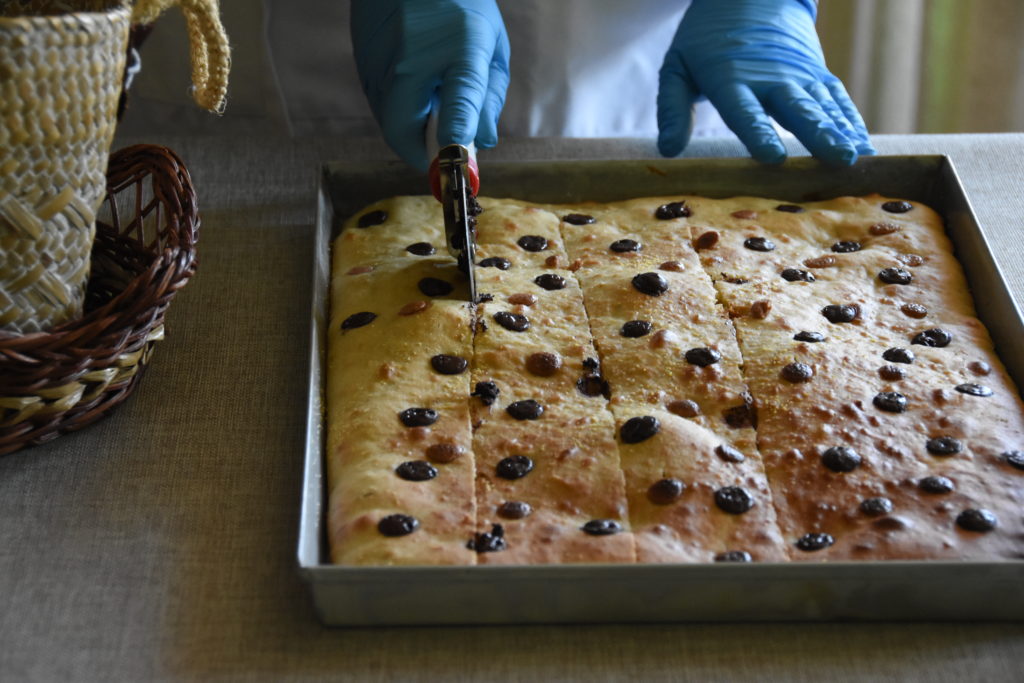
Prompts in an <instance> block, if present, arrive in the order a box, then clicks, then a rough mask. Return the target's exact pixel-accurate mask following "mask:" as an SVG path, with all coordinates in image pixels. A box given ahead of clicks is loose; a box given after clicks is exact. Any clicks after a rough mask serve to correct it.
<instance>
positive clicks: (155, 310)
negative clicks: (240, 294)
mask: <svg viewBox="0 0 1024 683" xmlns="http://www.w3.org/2000/svg"><path fill="white" fill-rule="evenodd" d="M107 182H108V188H109V194H108V196H107V199H106V202H105V203H104V205H103V206H102V207H101V210H100V212H99V219H98V220H97V223H96V241H95V245H94V246H93V250H92V259H93V267H92V276H91V277H90V280H89V285H88V288H87V290H86V292H87V294H86V300H85V313H84V315H83V316H82V317H81V318H77V319H75V320H72V321H70V322H67V323H64V324H62V325H59V326H57V327H55V328H54V329H52V330H51V331H49V332H37V333H33V334H25V335H14V334H9V333H3V332H0V455H3V454H5V453H11V452H13V451H16V450H18V449H20V448H23V447H25V446H30V445H35V444H39V443H43V442H44V441H49V440H50V439H53V438H56V437H57V436H59V435H61V434H63V433H65V432H70V431H74V430H76V429H81V428H82V427H85V426H86V425H89V424H91V423H93V422H95V421H96V420H98V419H99V418H101V417H103V416H104V415H106V414H107V413H108V412H109V411H110V410H111V409H112V408H113V407H115V406H117V405H119V404H120V403H121V402H122V401H124V400H125V399H126V398H127V397H128V396H129V395H130V394H131V392H132V391H133V390H134V389H135V387H136V386H137V385H138V383H139V381H140V380H141V378H142V371H143V369H144V368H145V366H146V364H147V362H148V361H149V359H150V356H151V354H152V352H153V345H154V344H155V343H156V342H157V341H159V340H160V339H163V336H164V314H165V313H166V311H167V308H168V306H170V303H171V300H172V299H173V298H174V295H175V294H176V293H177V292H178V291H179V290H180V289H181V288H182V287H184V286H185V284H186V283H187V282H188V280H189V278H190V277H191V276H192V273H193V272H194V271H195V267H196V240H197V238H198V230H199V215H198V212H197V209H196V195H195V191H194V189H193V187H192V181H191V179H190V177H189V174H188V170H187V169H186V168H185V165H184V164H183V163H182V162H181V159H179V158H178V156H177V155H176V154H175V153H174V152H172V151H171V150H169V149H167V148H165V147H159V146H156V145H135V146H133V147H127V148H125V149H122V150H120V151H118V152H116V153H114V154H113V155H112V156H111V157H110V169H109V173H108V179H107Z"/></svg>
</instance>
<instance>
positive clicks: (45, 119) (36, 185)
mask: <svg viewBox="0 0 1024 683" xmlns="http://www.w3.org/2000/svg"><path fill="white" fill-rule="evenodd" d="M129 19H130V10H129V9H128V8H127V7H125V6H123V2H121V0H77V1H73V2H68V1H64V2H57V1H53V2H46V1H45V0H31V1H29V2H24V1H20V0H0V254H2V261H0V329H2V330H5V331H9V332H15V333H27V332H38V331H42V330H46V329H49V328H50V327H52V326H53V325H56V324H59V323H62V322H64V321H67V320H70V319H72V318H75V317H77V316H78V315H80V313H81V310H82V304H83V301H84V297H85V284H86V282H87V280H88V277H89V254H90V250H91V248H92V243H93V238H94V231H95V227H94V223H93V221H94V218H95V214H96V209H97V208H98V206H99V204H100V202H101V201H102V200H103V195H104V192H105V187H106V178H105V170H106V166H107V158H108V155H109V153H110V145H111V141H112V140H113V136H114V128H115V125H116V113H117V103H118V98H119V96H120V94H121V84H122V78H123V75H124V65H125V55H126V46H127V41H128V29H129Z"/></svg>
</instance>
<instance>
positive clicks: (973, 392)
mask: <svg viewBox="0 0 1024 683" xmlns="http://www.w3.org/2000/svg"><path fill="white" fill-rule="evenodd" d="M956 390H957V391H959V392H960V393H961V394H967V395H968V396H991V395H992V390H991V389H989V388H988V387H986V386H985V385H984V384H971V383H969V382H968V383H967V384H958V385H956Z"/></svg>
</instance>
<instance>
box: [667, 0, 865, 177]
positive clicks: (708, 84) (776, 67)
mask: <svg viewBox="0 0 1024 683" xmlns="http://www.w3.org/2000/svg"><path fill="white" fill-rule="evenodd" d="M816 17H817V5H816V4H815V3H814V2H813V1H812V0H727V1H726V0H693V4H692V5H691V6H690V9H689V10H688V11H687V12H686V14H685V15H684V16H683V20H682V22H681V23H680V24H679V30H678V31H677V32H676V35H675V38H674V39H673V40H672V46H671V47H670V48H669V51H668V53H667V54H666V55H665V62H664V65H663V66H662V68H661V82H660V85H659V88H658V130H659V135H658V149H659V151H660V152H661V153H662V154H663V155H665V156H675V155H677V154H679V153H680V152H682V151H683V148H684V147H686V144H687V143H688V142H689V140H690V133H691V131H692V128H693V105H694V103H695V102H696V101H697V100H698V99H699V98H700V97H707V98H708V99H709V100H710V101H711V103H712V104H713V105H714V106H715V108H716V109H717V110H718V113H719V114H720V115H721V116H722V120H723V121H725V123H726V125H728V126H729V128H731V129H732V131H733V132H734V133H736V135H737V136H738V137H739V139H740V140H741V141H742V142H743V144H744V145H746V146H747V149H748V150H750V154H751V155H752V156H753V157H754V158H755V159H757V160H758V161H762V162H765V163H778V162H781V161H783V160H784V159H785V158H786V149H785V147H784V146H783V145H782V141H781V140H780V139H779V136H778V135H777V134H776V132H775V130H774V129H773V128H772V125H771V122H770V121H769V119H768V115H771V116H772V117H774V118H775V120H776V121H778V122H779V124H781V125H782V127H783V128H786V129H787V130H789V131H791V132H792V133H793V134H794V135H796V137H797V139H798V140H800V142H802V143H803V144H804V146H805V147H807V149H808V150H810V152H811V154H813V155H814V156H816V157H818V158H819V159H821V160H822V161H825V162H827V163H830V164H835V165H847V164H852V163H853V162H854V161H856V160H857V155H858V154H874V153H875V150H874V148H873V147H872V146H871V142H870V141H869V140H868V134H867V129H866V128H865V126H864V121H863V120H862V119H861V117H860V113H859V112H858V111H857V107H856V106H855V105H854V104H853V101H852V100H850V96H849V95H847V93H846V89H845V88H844V87H843V84H842V83H841V82H840V81H839V79H838V78H836V77H835V76H833V75H832V74H831V73H830V72H829V71H828V69H827V68H826V67H825V58H824V56H823V55H822V52H821V43H820V42H818V34H817V33H816V32H815V30H814V20H815V18H816Z"/></svg>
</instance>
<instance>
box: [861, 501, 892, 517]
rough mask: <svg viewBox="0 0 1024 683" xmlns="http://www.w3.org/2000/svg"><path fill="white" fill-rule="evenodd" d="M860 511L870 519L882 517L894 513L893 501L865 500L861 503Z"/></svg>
mask: <svg viewBox="0 0 1024 683" xmlns="http://www.w3.org/2000/svg"><path fill="white" fill-rule="evenodd" d="M860 511H861V512H863V513H864V514H865V515H868V516H869V517H881V516H882V515H887V514H889V513H890V512H892V501H891V500H889V499H888V498H865V499H864V500H862V501H861V502H860Z"/></svg>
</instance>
